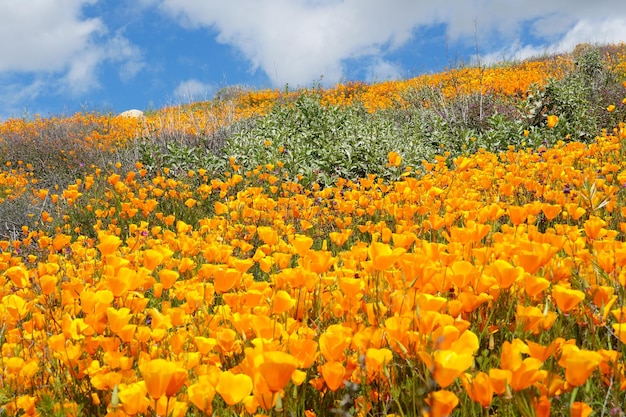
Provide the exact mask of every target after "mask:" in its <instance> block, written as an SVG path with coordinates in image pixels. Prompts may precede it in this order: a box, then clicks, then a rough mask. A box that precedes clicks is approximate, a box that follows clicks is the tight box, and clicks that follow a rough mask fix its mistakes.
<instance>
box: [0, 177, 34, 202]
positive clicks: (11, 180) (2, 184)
mask: <svg viewBox="0 0 626 417" xmlns="http://www.w3.org/2000/svg"><path fill="white" fill-rule="evenodd" d="M29 174H30V173H29V172H26V171H25V170H24V169H13V170H11V171H0V204H2V203H4V202H5V200H15V199H16V198H17V197H19V196H20V195H21V194H22V193H23V192H24V190H25V189H26V186H27V185H28V184H29V183H30V178H29V177H30V175H29Z"/></svg>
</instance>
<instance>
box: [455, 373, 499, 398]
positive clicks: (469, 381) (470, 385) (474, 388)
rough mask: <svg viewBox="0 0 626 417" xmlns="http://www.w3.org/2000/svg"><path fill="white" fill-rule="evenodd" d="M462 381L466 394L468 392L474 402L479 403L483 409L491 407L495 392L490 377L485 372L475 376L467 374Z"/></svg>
mask: <svg viewBox="0 0 626 417" xmlns="http://www.w3.org/2000/svg"><path fill="white" fill-rule="evenodd" d="M461 381H462V382H463V388H465V392H467V395H468V396H469V397H470V398H471V399H472V401H474V402H477V403H479V404H480V405H482V406H483V407H489V405H490V404H491V401H492V400H493V392H494V391H493V385H492V384H491V378H489V375H487V374H486V373H484V372H478V373H477V374H476V375H474V376H472V375H470V374H467V373H466V374H463V375H462V376H461Z"/></svg>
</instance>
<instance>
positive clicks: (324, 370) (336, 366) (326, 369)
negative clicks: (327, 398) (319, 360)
mask: <svg viewBox="0 0 626 417" xmlns="http://www.w3.org/2000/svg"><path fill="white" fill-rule="evenodd" d="M320 372H321V374H322V377H323V378H324V382H326V385H327V386H328V389H330V390H331V391H337V390H338V389H339V387H341V385H343V381H344V377H345V375H346V368H345V367H344V366H343V364H341V362H337V361H331V362H326V363H324V364H323V365H322V366H320Z"/></svg>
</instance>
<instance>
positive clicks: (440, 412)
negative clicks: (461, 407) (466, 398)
mask: <svg viewBox="0 0 626 417" xmlns="http://www.w3.org/2000/svg"><path fill="white" fill-rule="evenodd" d="M426 403H427V404H428V406H429V410H428V411H427V413H426V414H427V415H428V417H446V416H449V415H450V414H452V410H454V409H455V407H456V406H457V405H458V404H459V399H458V398H457V396H456V395H455V394H454V393H453V392H450V391H446V390H439V391H433V392H431V393H430V394H428V398H426Z"/></svg>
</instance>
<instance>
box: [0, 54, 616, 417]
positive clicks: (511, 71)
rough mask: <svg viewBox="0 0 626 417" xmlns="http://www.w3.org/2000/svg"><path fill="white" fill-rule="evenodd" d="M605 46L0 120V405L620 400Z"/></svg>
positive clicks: (611, 405) (237, 406)
mask: <svg viewBox="0 0 626 417" xmlns="http://www.w3.org/2000/svg"><path fill="white" fill-rule="evenodd" d="M625 122H626V46H625V45H606V46H586V47H581V48H577V50H576V51H575V53H572V54H568V55H563V56H554V57H543V58H540V59H539V58H538V59H536V60H532V61H526V62H521V63H503V64H499V65H495V66H492V67H468V68H457V69H450V70H447V71H444V72H441V73H438V74H427V75H422V76H419V77H416V78H413V79H408V80H401V81H394V82H385V83H377V84H371V85H368V84H363V83H351V84H346V85H337V86H334V87H332V88H322V87H321V86H320V87H313V88H308V89H298V90H294V91H290V90H288V89H285V90H284V91H276V90H262V91H250V90H246V89H242V88H234V87H233V88H228V89H225V90H223V91H221V92H220V93H218V94H217V95H216V97H215V98H214V99H213V100H211V101H207V102H199V103H193V104H189V105H184V106H173V107H168V108H164V109H158V110H154V111H151V112H147V113H146V114H145V116H144V117H142V118H128V117H121V116H116V115H112V114H100V113H79V114H75V115H71V116H53V117H52V116H51V117H41V116H34V117H32V118H28V119H27V118H25V119H11V120H7V121H4V122H3V123H1V124H0V163H1V170H0V273H1V275H0V343H1V352H0V365H1V366H0V416H65V415H76V416H79V415H81V416H82V415H90V416H157V415H158V416H175V417H182V416H205V415H208V416H212V415H215V416H218V415H219V416H307V417H312V416H332V415H338V416H429V417H440V416H441V417H443V416H448V415H451V416H462V417H466V416H496V415H497V416H502V417H509V416H523V417H547V416H549V415H554V416H561V415H566V416H576V417H578V416H582V417H587V416H590V415H593V416H609V415H610V416H624V415H625V413H626V409H625V408H624V404H626V367H625V365H626V362H625V359H624V354H626V242H625V241H626V124H625Z"/></svg>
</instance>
